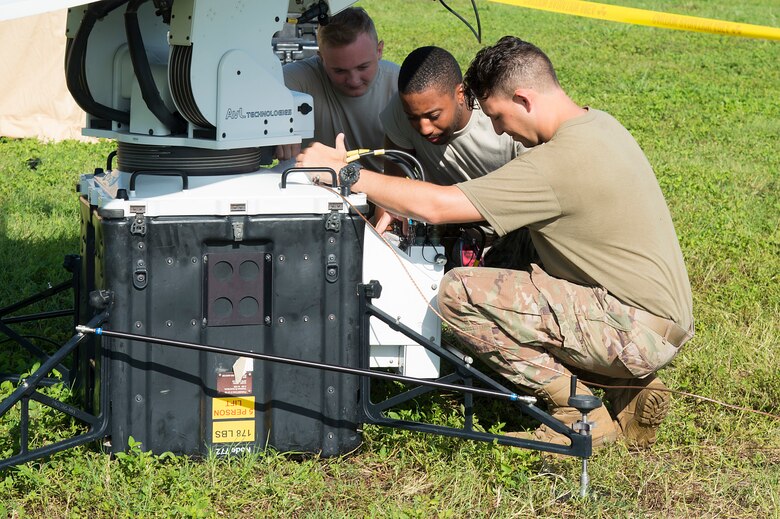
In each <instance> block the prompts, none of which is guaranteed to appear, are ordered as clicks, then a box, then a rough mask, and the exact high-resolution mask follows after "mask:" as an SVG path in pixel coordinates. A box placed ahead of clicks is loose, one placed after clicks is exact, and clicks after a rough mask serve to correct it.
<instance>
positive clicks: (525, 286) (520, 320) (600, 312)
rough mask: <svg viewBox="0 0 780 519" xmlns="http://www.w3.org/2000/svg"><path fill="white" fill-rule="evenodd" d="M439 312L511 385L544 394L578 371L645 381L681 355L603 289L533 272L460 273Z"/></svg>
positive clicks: (443, 291)
mask: <svg viewBox="0 0 780 519" xmlns="http://www.w3.org/2000/svg"><path fill="white" fill-rule="evenodd" d="M438 304H439V309H440V311H441V312H442V315H443V316H444V317H445V319H446V320H447V321H448V323H449V324H450V325H451V326H452V328H453V331H454V332H455V333H456V334H457V335H458V337H459V339H460V340H462V341H463V342H464V343H465V344H466V346H467V347H468V348H469V349H470V350H472V352H473V353H474V354H475V355H476V356H477V357H478V358H479V359H481V360H482V361H483V362H485V363H486V364H487V365H488V366H490V367H491V368H492V369H494V370H495V371H497V372H498V373H499V374H501V375H502V376H503V377H504V378H506V379H508V380H509V381H510V382H512V383H513V384H515V385H517V386H520V387H522V388H526V389H529V390H535V389H539V388H541V387H542V386H545V385H547V384H549V383H550V382H552V381H553V380H554V379H555V378H557V377H559V376H561V375H562V374H564V375H570V374H571V372H572V371H574V372H575V373H576V374H578V375H579V376H582V377H584V378H586V379H587V374H595V375H601V376H605V377H610V378H622V379H625V378H629V379H631V378H642V377H644V376H646V375H649V374H651V373H654V372H655V371H657V370H659V369H660V368H662V367H663V366H665V365H666V364H668V363H669V362H670V361H671V360H672V358H673V357H674V356H675V355H676V354H677V348H676V347H674V346H673V345H672V344H670V343H669V342H667V341H666V340H664V338H663V337H661V336H660V335H658V334H657V333H656V332H654V331H652V330H650V329H649V328H647V327H646V326H645V325H644V324H642V323H639V322H635V320H634V317H633V316H634V314H635V312H636V309H635V308H633V307H631V306H628V305H625V304H623V303H621V302H620V301H618V300H617V299H616V298H614V297H613V296H611V295H609V294H608V293H607V291H606V290H605V289H603V288H599V287H585V286H581V285H577V284H574V283H570V282H568V281H565V280H562V279H557V278H554V277H552V276H550V275H548V274H547V273H546V272H544V271H543V270H542V269H540V268H539V267H538V266H537V265H536V264H534V265H531V268H530V269H529V271H523V270H510V269H498V268H487V267H480V268H457V269H453V270H451V271H450V272H449V273H447V274H446V275H445V277H444V279H443V280H442V283H441V288H440V289H439V297H438Z"/></svg>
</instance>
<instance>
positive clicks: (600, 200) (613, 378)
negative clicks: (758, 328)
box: [298, 36, 693, 446]
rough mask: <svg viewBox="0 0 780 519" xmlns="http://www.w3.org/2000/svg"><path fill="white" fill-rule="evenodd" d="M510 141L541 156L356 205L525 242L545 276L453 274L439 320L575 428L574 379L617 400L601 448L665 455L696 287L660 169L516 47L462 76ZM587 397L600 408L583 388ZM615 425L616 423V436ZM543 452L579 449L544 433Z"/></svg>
mask: <svg viewBox="0 0 780 519" xmlns="http://www.w3.org/2000/svg"><path fill="white" fill-rule="evenodd" d="M464 85H465V87H466V96H467V98H468V99H469V101H470V102H475V101H479V104H480V105H481V108H482V112H483V113H484V114H485V115H486V116H488V117H489V118H490V120H491V122H492V125H493V129H494V130H495V131H496V133H507V134H508V135H510V136H512V138H513V139H515V140H517V141H520V142H522V143H523V144H524V145H525V146H526V147H527V148H528V151H526V152H525V153H523V154H521V155H519V156H518V157H517V158H515V159H513V160H512V161H511V162H509V163H507V164H506V165H504V166H502V167H501V168H499V169H497V170H496V171H493V172H491V173H488V174H487V175H485V176H482V177H479V178H474V179H472V180H469V181H466V182H462V183H460V184H456V185H454V186H437V185H433V184H429V183H426V182H419V181H412V180H410V179H406V178H397V177H387V176H384V175H380V174H378V173H375V172H371V171H364V172H362V173H361V175H360V178H359V180H358V181H357V182H356V183H355V184H354V185H353V186H352V189H353V191H355V192H362V193H366V195H367V196H368V198H369V199H370V200H372V201H373V202H375V203H376V204H377V205H379V206H381V207H384V208H385V209H386V210H388V211H389V212H391V213H393V214H397V215H401V216H408V217H410V218H415V219H417V220H421V221H426V222H430V223H434V224H443V223H467V222H481V221H483V220H484V221H487V223H488V224H489V225H490V226H491V227H492V228H493V229H494V230H495V232H496V233H497V234H498V235H499V236H501V237H505V236H508V235H511V233H513V232H514V231H516V230H518V229H522V228H527V229H528V233H529V236H530V239H531V241H532V243H533V249H534V250H535V253H536V254H537V255H538V259H539V260H540V262H537V263H535V264H533V265H532V266H530V267H529V268H528V269H527V270H526V269H525V268H523V267H522V266H517V265H515V264H513V263H512V262H511V261H507V258H506V256H507V250H509V253H508V256H510V258H509V260H512V259H515V258H516V257H517V256H522V253H521V250H522V249H523V248H518V249H516V251H515V250H514V249H512V248H508V249H507V248H505V249H504V250H503V251H501V252H502V254H499V255H497V256H498V261H496V262H494V263H490V262H488V264H489V265H491V267H498V268H491V267H477V268H466V269H463V268H459V269H454V270H452V271H450V272H448V273H447V274H446V276H445V278H444V280H443V282H442V283H441V285H440V289H439V300H438V303H439V308H440V309H441V311H442V313H443V315H444V317H445V319H446V320H447V321H448V322H449V323H450V325H451V326H452V328H453V330H454V331H455V333H457V334H458V335H459V337H460V338H461V339H462V340H463V342H464V343H465V344H466V345H467V347H468V348H470V349H471V350H473V352H474V353H475V354H476V355H477V356H478V357H479V358H480V359H482V360H483V361H485V362H486V363H487V364H488V365H489V366H491V367H492V368H493V369H495V370H496V371H497V372H499V373H500V374H501V375H503V376H504V377H506V378H507V379H508V380H509V381H511V382H512V383H514V384H515V385H517V386H518V387H519V388H520V389H523V390H526V391H529V392H533V393H534V394H535V395H537V396H538V397H539V398H540V399H542V400H543V401H544V402H545V403H546V404H547V408H548V411H549V412H550V414H551V415H552V416H553V417H554V418H557V419H559V420H560V421H561V422H563V423H564V424H566V425H572V424H573V423H574V422H576V421H577V420H578V419H579V418H580V414H579V413H578V412H577V411H576V410H575V409H573V408H571V407H568V397H569V388H570V383H571V375H572V374H573V373H574V374H577V375H578V377H579V378H580V379H581V380H592V381H597V382H599V383H606V384H607V385H611V386H621V385H623V386H635V387H634V388H632V389H621V388H610V389H608V390H606V391H605V396H606V399H607V400H608V401H609V402H610V403H611V408H612V409H611V411H612V416H611V415H610V414H609V412H608V411H607V410H606V408H604V407H600V408H598V409H595V410H594V411H592V412H591V413H590V414H589V419H590V420H591V421H593V422H595V429H594V430H593V444H594V445H599V444H602V443H607V442H610V441H613V440H615V439H616V438H617V437H618V436H619V435H622V436H623V437H624V438H625V439H626V440H627V441H628V442H630V443H632V444H635V445H637V446H648V445H650V444H652V443H653V442H654V441H655V438H656V430H657V428H658V425H659V424H660V423H661V421H662V420H663V419H664V417H665V416H666V414H667V412H668V409H669V393H668V390H666V387H665V386H664V385H663V382H661V380H660V379H659V378H658V377H657V375H656V372H657V371H658V370H659V369H661V368H663V367H664V366H666V365H668V364H669V362H671V361H672V359H673V358H674V356H675V355H676V354H677V352H678V351H679V348H680V347H681V346H682V345H683V344H684V343H685V342H686V341H687V340H688V339H690V337H691V336H692V335H693V303H692V297H691V287H690V282H689V280H688V274H687V271H686V269H685V263H684V261H683V257H682V251H681V250H680V245H679V242H678V240H677V235H676V233H675V230H674V225H673V222H672V218H671V215H670V213H669V209H668V207H667V205H666V201H665V200H664V197H663V193H662V192H661V188H660V186H659V185H658V181H657V179H656V178H655V174H654V172H653V169H652V166H651V165H650V163H649V162H648V161H647V158H646V157H645V155H644V153H643V152H642V150H641V148H640V147H639V145H638V144H637V142H636V141H635V140H634V138H633V137H632V136H631V134H630V133H629V132H628V130H626V128H625V127H623V125H621V124H620V123H619V122H618V121H617V120H615V118H614V117H612V116H610V115H609V114H607V113H605V112H602V111H599V110H595V109H592V108H590V107H582V106H580V105H578V104H577V103H575V102H574V101H573V100H572V99H571V98H570V97H569V96H568V95H567V94H566V93H565V92H564V91H563V89H562V88H561V86H560V84H559V83H558V79H557V76H556V74H555V71H554V69H553V66H552V63H550V60H549V58H548V57H547V56H546V55H545V54H544V53H543V52H542V51H541V50H540V49H538V48H537V47H535V46H534V45H532V44H530V43H527V42H524V41H522V40H519V39H517V38H515V37H512V36H506V37H504V38H502V39H501V40H499V41H498V42H497V43H496V44H495V45H493V46H490V47H486V48H484V49H482V50H480V51H479V52H478V53H477V55H476V56H475V57H474V60H472V62H471V65H470V66H469V69H468V71H467V72H466V75H465V76H464ZM345 158H346V150H345V149H344V147H343V144H339V141H338V140H337V146H336V148H335V149H331V148H326V147H323V146H319V145H316V144H315V145H313V146H312V147H311V148H309V149H308V150H307V151H306V152H304V153H303V154H301V155H300V156H299V158H298V160H299V161H300V163H301V165H303V166H328V167H332V168H333V169H334V170H336V171H338V170H339V169H340V168H341V167H343V166H344V164H345V163H346V162H345ZM577 393H578V394H585V395H587V394H592V393H591V392H590V390H589V389H588V388H587V387H586V386H585V385H583V384H582V383H580V384H579V385H578V386H577ZM613 418H614V421H613ZM533 437H535V438H537V439H540V440H543V441H550V442H556V443H563V442H565V440H564V439H563V438H562V437H561V436H560V435H557V433H555V432H554V431H552V430H550V429H549V428H547V427H545V426H541V427H539V428H538V429H537V430H536V431H534V433H533Z"/></svg>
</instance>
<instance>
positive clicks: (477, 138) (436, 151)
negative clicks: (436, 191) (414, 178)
mask: <svg viewBox="0 0 780 519" xmlns="http://www.w3.org/2000/svg"><path fill="white" fill-rule="evenodd" d="M380 118H381V121H382V125H383V126H384V127H385V135H387V137H388V138H389V139H390V140H391V141H393V143H394V144H397V145H398V146H400V147H401V148H405V149H408V150H414V152H415V155H416V157H417V159H418V160H419V161H420V164H422V167H423V169H424V170H425V180H427V181H428V182H433V183H434V184H439V185H442V186H450V185H452V184H455V183H457V182H463V181H464V180H468V179H470V178H477V177H481V176H483V175H485V174H487V173H490V172H491V171H494V170H496V169H498V168H500V167H501V166H503V165H504V164H506V163H507V162H509V161H510V160H512V159H514V158H515V157H517V156H518V155H520V154H521V153H522V152H523V151H525V148H524V147H523V145H522V144H520V143H519V142H514V141H513V140H512V137H510V136H509V135H506V134H503V135H496V132H495V131H494V130H493V123H491V122H490V118H489V117H488V116H487V115H485V114H484V113H483V112H482V110H480V109H479V107H476V108H475V109H474V110H473V111H472V112H471V117H469V122H468V123H467V124H466V126H465V127H463V129H461V130H458V131H457V132H455V133H454V134H453V135H452V138H451V139H450V141H449V142H448V143H447V144H444V145H438V144H433V143H431V142H428V140H427V139H426V138H425V137H423V136H422V135H420V134H419V132H417V130H415V129H414V128H413V127H412V125H411V124H410V123H409V119H408V118H407V115H406V112H404V108H403V104H401V99H400V98H399V97H398V95H397V94H396V95H394V96H393V98H392V99H391V100H390V103H389V104H388V105H387V107H386V108H385V109H384V111H383V112H382V114H381V116H380Z"/></svg>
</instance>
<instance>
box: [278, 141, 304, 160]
mask: <svg viewBox="0 0 780 519" xmlns="http://www.w3.org/2000/svg"><path fill="white" fill-rule="evenodd" d="M300 152H301V145H300V144H280V145H278V146H277V147H276V149H275V150H274V158H275V159H279V162H284V161H285V160H290V159H291V158H293V157H296V156H297V155H298V154H299V153H300Z"/></svg>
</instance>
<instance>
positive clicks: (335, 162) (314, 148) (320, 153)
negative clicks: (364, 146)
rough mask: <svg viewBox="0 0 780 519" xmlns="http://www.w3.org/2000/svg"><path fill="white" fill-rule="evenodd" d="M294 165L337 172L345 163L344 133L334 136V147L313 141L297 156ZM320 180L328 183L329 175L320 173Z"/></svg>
mask: <svg viewBox="0 0 780 519" xmlns="http://www.w3.org/2000/svg"><path fill="white" fill-rule="evenodd" d="M295 161H296V162H295V166H296V167H303V168H331V169H332V170H333V171H335V172H336V173H337V174H338V172H339V171H340V170H341V168H343V167H344V166H346V165H347V149H346V148H345V147H344V134H343V133H340V134H338V135H337V136H336V147H335V148H331V147H330V146H325V145H324V144H320V143H319V142H315V143H314V144H312V145H311V146H309V147H308V148H306V149H305V150H303V152H302V153H300V154H299V155H298V156H297V157H295ZM320 180H322V181H324V182H326V183H329V182H330V181H331V179H330V176H328V175H322V176H321V177H320Z"/></svg>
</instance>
